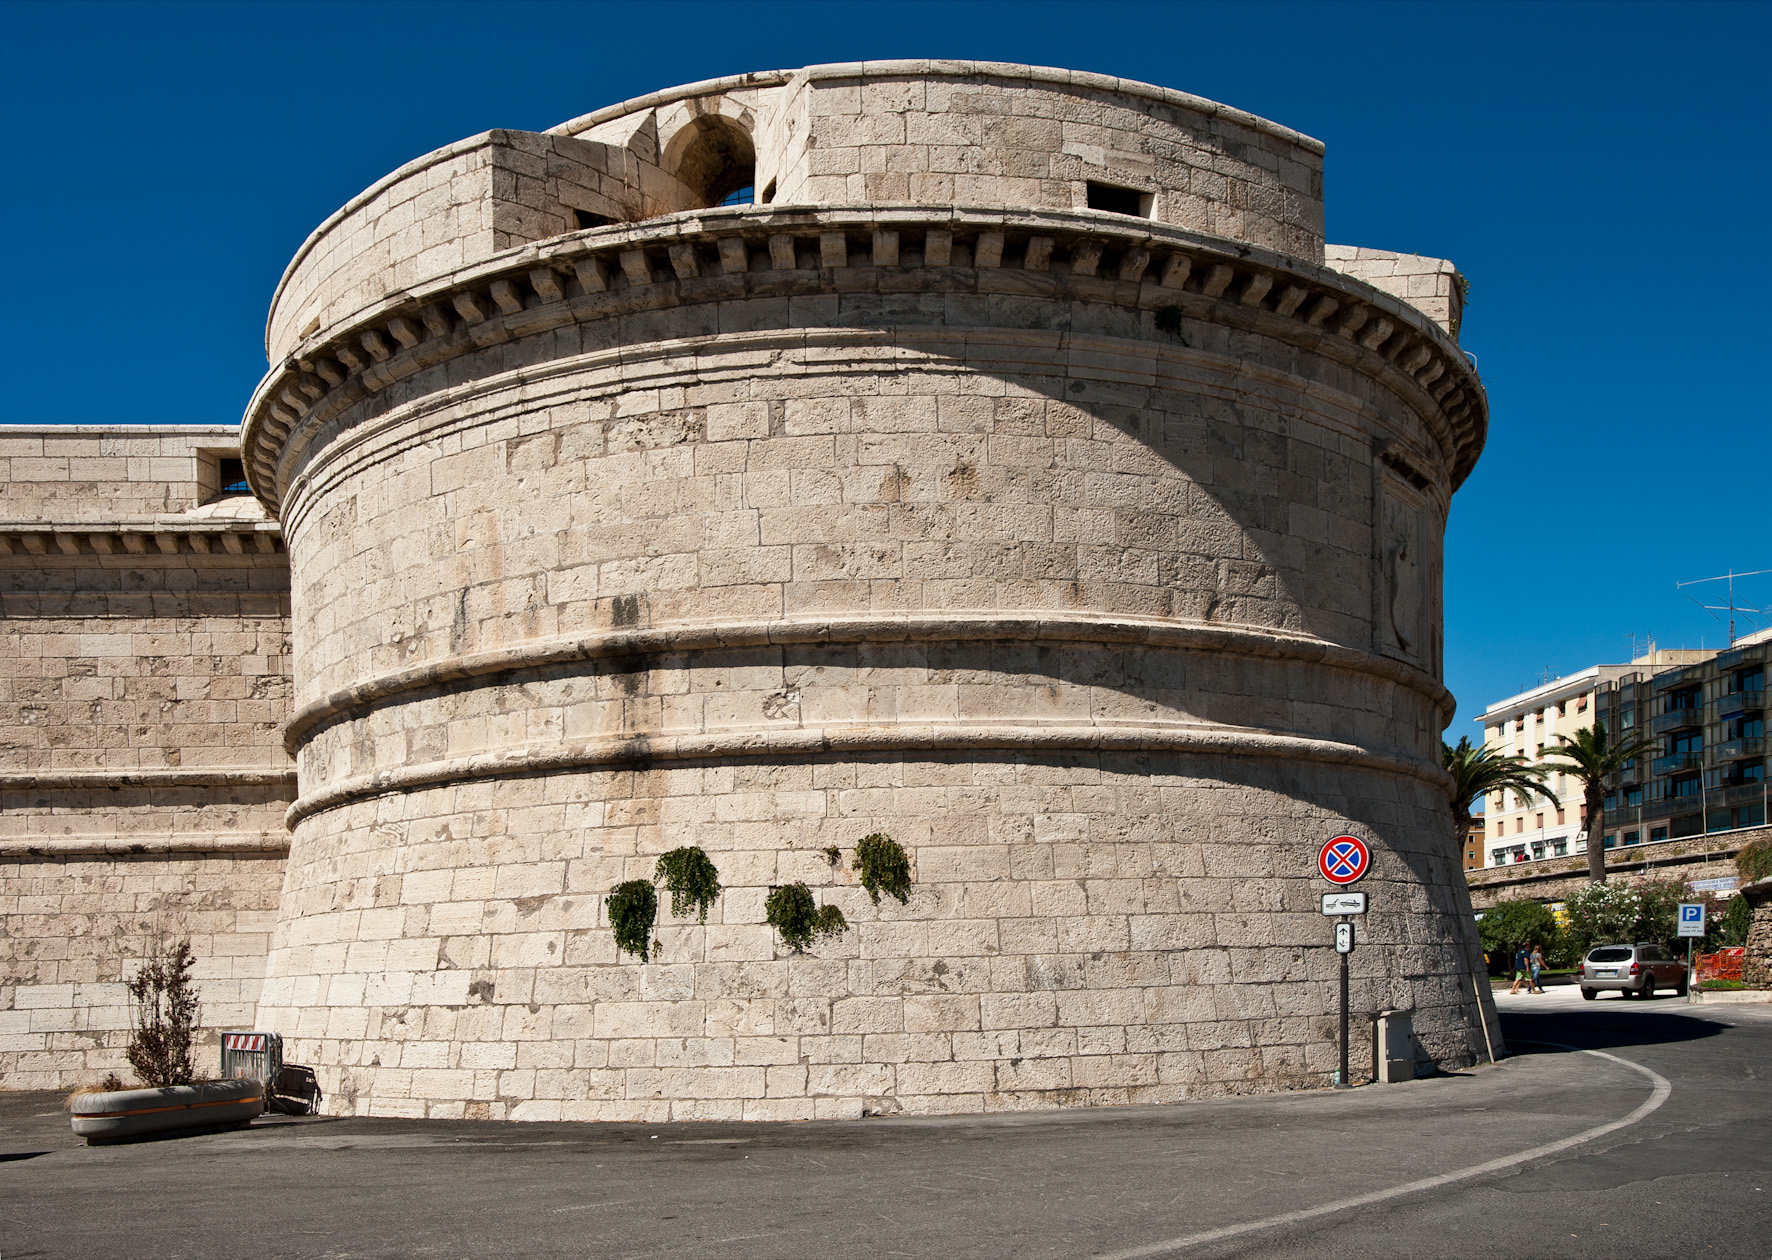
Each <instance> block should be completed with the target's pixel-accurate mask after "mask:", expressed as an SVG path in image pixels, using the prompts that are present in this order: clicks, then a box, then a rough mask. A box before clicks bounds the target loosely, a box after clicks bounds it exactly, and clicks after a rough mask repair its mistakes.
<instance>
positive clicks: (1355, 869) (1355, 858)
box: [1317, 836, 1372, 884]
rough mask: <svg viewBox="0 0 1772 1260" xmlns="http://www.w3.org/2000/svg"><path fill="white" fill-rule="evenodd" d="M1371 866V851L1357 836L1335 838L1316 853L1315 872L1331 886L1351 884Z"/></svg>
mask: <svg viewBox="0 0 1772 1260" xmlns="http://www.w3.org/2000/svg"><path fill="white" fill-rule="evenodd" d="M1371 865H1372V850H1370V849H1368V848H1367V847H1366V842H1365V841H1364V840H1362V839H1360V837H1358V836H1336V837H1335V838H1334V839H1333V840H1329V841H1327V842H1325V843H1324V845H1323V847H1322V848H1321V849H1319V850H1318V851H1317V870H1318V872H1319V873H1320V874H1321V875H1322V876H1323V878H1324V879H1326V880H1328V881H1329V882H1330V883H1331V884H1351V883H1353V882H1354V881H1355V880H1356V879H1358V878H1360V876H1362V875H1364V874H1365V873H1366V871H1367V870H1368V868H1370V867H1371Z"/></svg>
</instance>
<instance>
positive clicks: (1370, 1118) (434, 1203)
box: [0, 989, 1772, 1260]
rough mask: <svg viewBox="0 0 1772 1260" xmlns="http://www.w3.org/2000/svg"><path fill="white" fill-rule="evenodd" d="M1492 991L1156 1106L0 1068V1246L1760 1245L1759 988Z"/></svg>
mask: <svg viewBox="0 0 1772 1260" xmlns="http://www.w3.org/2000/svg"><path fill="white" fill-rule="evenodd" d="M1500 1001H1501V1005H1502V1010H1503V1016H1502V1018H1503V1024H1504V1027H1505V1029H1506V1033H1507V1036H1508V1038H1509V1040H1510V1042H1512V1043H1513V1045H1514V1048H1515V1049H1516V1051H1520V1052H1523V1053H1518V1054H1517V1055H1516V1057H1514V1058H1511V1059H1507V1060H1504V1061H1503V1062H1502V1063H1501V1064H1499V1065H1497V1066H1495V1067H1485V1068H1482V1069H1479V1070H1476V1071H1472V1072H1468V1073H1464V1074H1459V1075H1451V1076H1444V1077H1440V1078H1437V1079H1434V1080H1424V1081H1416V1082H1413V1083H1410V1084H1405V1085H1396V1086H1382V1087H1381V1086H1369V1087H1366V1088H1362V1089H1357V1090H1351V1091H1344V1092H1340V1093H1336V1092H1321V1093H1312V1094H1293V1095H1285V1096H1280V1097H1267V1098H1257V1099H1235V1100H1222V1101H1207V1102H1197V1103H1189V1104H1183V1105H1179V1106H1174V1107H1150V1108H1126V1109H1117V1110H1101V1111H1087V1112H1059V1113H1054V1112H1042V1113H1038V1114H1025V1115H1016V1116H1006V1117H992V1118H982V1119H981V1118H972V1117H968V1118H944V1119H926V1120H887V1119H870V1120H860V1121H851V1122H831V1123H810V1124H794V1125H736V1124H677V1125H649V1126H633V1125H567V1124H528V1125H507V1124H490V1123H459V1122H439V1121H432V1122H425V1121H400V1120H340V1119H326V1118H315V1119H305V1120H299V1121H297V1120H288V1119H282V1118H275V1119H266V1120H261V1121H259V1122H257V1123H256V1124H254V1126H253V1127H252V1128H251V1129H249V1130H246V1131H242V1132H236V1133H227V1134H216V1135H211V1136H205V1137H191V1138H183V1139H179V1140H176V1141H162V1142H154V1143H145V1144H138V1145H131V1146H118V1147H96V1148H86V1147H82V1146H80V1145H78V1144H77V1141H76V1140H75V1139H74V1138H73V1137H72V1135H71V1134H70V1132H69V1130H68V1127H67V1122H66V1119H65V1117H64V1115H63V1114H62V1112H61V1111H60V1110H59V1107H58V1106H57V1103H58V1101H59V1100H58V1099H57V1098H56V1097H55V1096H53V1095H46V1094H10V1095H0V1260H23V1258H24V1257H30V1256H53V1257H101V1256H104V1257H109V1256H117V1257H135V1256H142V1257H149V1256H151V1257H155V1258H156V1260H209V1258H211V1257H213V1258H216V1260H221V1258H223V1257H226V1258H227V1260H240V1258H242V1257H249V1258H251V1260H271V1258H277V1257H328V1258H331V1257H353V1258H356V1257H451V1258H453V1257H474V1258H478V1257H504V1256H522V1257H553V1256H572V1257H596V1258H598V1260H602V1258H604V1257H607V1258H609V1260H617V1258H627V1257H650V1256H670V1257H696V1258H699V1257H720V1258H721V1260H750V1258H753V1257H754V1258H756V1260H789V1258H797V1257H807V1258H808V1260H811V1258H814V1257H816V1258H818V1260H833V1258H841V1257H849V1256H873V1255H881V1256H914V1257H931V1258H935V1257H939V1258H941V1260H954V1258H971V1257H983V1258H995V1257H1017V1258H1030V1260H1037V1258H1044V1257H1053V1258H1061V1257H1062V1258H1069V1257H1078V1258H1082V1257H1100V1258H1104V1260H1107V1258H1111V1260H1134V1258H1135V1257H1137V1258H1139V1260H1145V1258H1150V1260H1155V1258H1156V1257H1162V1256H1171V1255H1174V1256H1187V1257H1196V1256H1199V1257H1229V1256H1260V1257H1289V1256H1309V1257H1326V1256H1405V1255H1406V1256H1411V1257H1441V1256H1447V1257H1467V1256H1468V1257H1479V1256H1480V1257H1484V1258H1485V1260H1498V1258H1505V1260H1515V1258H1525V1257H1539V1256H1543V1257H1556V1258H1557V1260H1577V1258H1579V1257H1590V1256H1591V1257H1596V1258H1599V1257H1604V1258H1605V1260H1623V1258H1627V1257H1638V1256H1641V1257H1666V1256H1718V1257H1724V1256H1741V1257H1754V1258H1755V1260H1759V1257H1762V1256H1764V1255H1766V1254H1767V1251H1768V1246H1769V1244H1768V1241H1767V1240H1768V1238H1769V1237H1772V1202H1769V1200H1772V1091H1769V1090H1768V1078H1772V1006H1759V1007H1749V1006H1720V1005H1714V1004H1713V1005H1710V1006H1704V1005H1697V1006H1689V1005H1687V1004H1686V1003H1685V1002H1684V1001H1681V1000H1678V999H1675V998H1673V997H1671V996H1668V997H1663V998H1661V999H1660V1000H1658V1001H1655V1002H1652V1003H1645V1002H1636V1001H1624V1000H1619V999H1610V998H1608V999H1602V1000H1600V1001H1598V1002H1593V1003H1583V1002H1581V1001H1580V1000H1579V998H1578V997H1577V996H1576V995H1575V993H1574V991H1573V990H1562V991H1559V990H1555V989H1553V990H1552V991H1551V992H1550V993H1548V994H1545V995H1542V996H1526V995H1522V996H1520V997H1517V998H1507V997H1505V996H1504V997H1502V998H1501V999H1500ZM1560 1047H1580V1048H1581V1049H1582V1050H1598V1051H1600V1052H1602V1053H1601V1054H1590V1053H1582V1052H1581V1051H1580V1050H1569V1049H1563V1048H1560ZM1606 1056H1610V1057H1606ZM1658 1082H1659V1083H1658ZM1595 1130H1600V1132H1599V1133H1598V1134H1595V1133H1594V1131H1595ZM1546 1148H1549V1149H1546ZM1473 1169H1475V1170H1476V1171H1472V1170H1473ZM1350 1201H1351V1202H1350Z"/></svg>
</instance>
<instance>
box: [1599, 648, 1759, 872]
mask: <svg viewBox="0 0 1772 1260" xmlns="http://www.w3.org/2000/svg"><path fill="white" fill-rule="evenodd" d="M1768 654H1772V629H1768V630H1762V631H1760V632H1758V633H1756V634H1750V635H1747V636H1745V637H1743V638H1741V639H1737V640H1736V641H1735V643H1734V645H1733V646H1732V647H1730V648H1729V649H1728V650H1727V651H1723V652H1712V653H1704V654H1702V656H1703V659H1700V660H1695V661H1690V662H1686V663H1683V664H1682V665H1680V666H1678V667H1676V668H1672V669H1667V668H1661V669H1641V668H1633V669H1630V670H1626V671H1622V672H1619V673H1617V674H1614V675H1612V676H1611V677H1609V678H1607V679H1605V680H1604V681H1603V682H1602V684H1601V685H1600V686H1599V687H1598V688H1597V690H1596V693H1595V701H1594V702H1595V705H1596V706H1597V711H1598V712H1599V713H1600V715H1601V716H1602V717H1603V718H1604V719H1605V721H1606V724H1607V727H1608V729H1612V730H1619V731H1640V732H1642V733H1643V734H1645V735H1647V736H1648V737H1649V738H1651V739H1653V740H1654V741H1655V742H1656V745H1657V748H1656V750H1655V752H1654V754H1652V755H1651V756H1650V757H1648V758H1644V759H1641V760H1639V761H1638V762H1637V763H1636V764H1634V765H1632V766H1631V767H1630V768H1629V769H1627V770H1626V771H1625V772H1624V773H1623V774H1621V775H1617V776H1615V777H1614V778H1613V779H1612V780H1611V781H1610V782H1609V783H1608V784H1607V785H1606V788H1607V790H1606V802H1605V818H1604V820H1603V822H1602V828H1603V834H1604V835H1605V843H1606V847H1607V848H1612V847H1613V846H1615V845H1619V846H1625V847H1628V846H1631V845H1636V844H1653V843H1655V842H1656V841H1658V840H1677V839H1681V838H1683V837H1687V836H1697V835H1706V834H1710V833H1713V832H1721V831H1734V830H1737V829H1739V828H1743V827H1759V826H1764V825H1765V822H1766V813H1767V811H1766V806H1767V785H1766V739H1765V733H1766V721H1765V686H1766V664H1767V656H1768Z"/></svg>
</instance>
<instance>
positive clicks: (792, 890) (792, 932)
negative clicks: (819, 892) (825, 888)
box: [763, 882, 849, 953]
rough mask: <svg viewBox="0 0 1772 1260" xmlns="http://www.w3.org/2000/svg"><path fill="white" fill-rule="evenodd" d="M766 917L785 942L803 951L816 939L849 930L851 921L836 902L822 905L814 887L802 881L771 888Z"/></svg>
mask: <svg viewBox="0 0 1772 1260" xmlns="http://www.w3.org/2000/svg"><path fill="white" fill-rule="evenodd" d="M763 917H764V919H766V920H767V921H768V923H769V926H770V927H772V928H774V929H775V930H776V931H777V932H779V933H781V940H782V944H784V945H786V946H787V947H788V948H789V949H791V950H793V951H794V952H795V953H802V952H804V950H805V949H806V947H807V946H808V945H810V944H812V942H813V941H815V940H822V939H824V938H825V937H827V936H836V935H838V934H839V933H841V932H846V931H848V930H849V921H848V920H847V919H845V918H844V917H843V912H842V911H841V910H839V909H837V907H836V906H820V905H819V904H818V902H817V901H815V900H813V897H812V890H811V889H810V888H808V887H806V885H805V884H802V883H797V882H796V883H792V884H783V885H781V886H780V887H777V888H771V889H770V890H769V898H768V900H766V901H765V902H764V903H763Z"/></svg>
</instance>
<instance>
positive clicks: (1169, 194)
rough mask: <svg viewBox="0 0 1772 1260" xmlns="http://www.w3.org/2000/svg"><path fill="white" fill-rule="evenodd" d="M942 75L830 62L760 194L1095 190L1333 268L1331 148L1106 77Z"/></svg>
mask: <svg viewBox="0 0 1772 1260" xmlns="http://www.w3.org/2000/svg"><path fill="white" fill-rule="evenodd" d="M967 69H968V70H970V73H968V72H966V70H959V69H958V68H955V70H949V68H948V67H944V66H941V65H931V64H929V63H918V62H909V63H897V64H894V63H872V64H867V65H855V66H848V67H845V66H817V67H813V68H811V69H810V70H807V71H802V72H800V74H798V75H796V76H795V78H794V79H793V80H792V81H791V82H790V83H789V84H788V85H787V86H785V87H784V88H782V89H780V91H779V92H778V93H776V94H775V95H774V96H773V97H771V98H770V99H769V100H768V102H767V104H766V106H765V110H764V118H763V121H762V123H761V124H760V131H761V132H762V134H763V136H764V137H765V140H766V141H767V142H766V143H765V144H763V145H761V146H760V150H759V159H758V167H757V179H758V181H759V187H761V186H763V185H764V184H766V183H767V182H768V181H770V180H771V179H774V180H776V181H777V185H778V187H777V192H776V200H777V202H779V203H786V204H817V205H841V204H845V203H850V204H854V203H863V202H887V203H891V202H903V203H912V204H918V205H940V204H951V205H961V206H1038V207H1050V208H1054V209H1064V210H1072V209H1075V210H1082V209H1086V208H1087V207H1088V200H1087V184H1088V183H1089V182H1090V181H1095V182H1097V183H1105V184H1109V185H1112V186H1114V187H1117V188H1126V189H1131V190H1133V191H1135V192H1139V193H1141V194H1144V195H1146V196H1147V198H1148V200H1149V205H1148V207H1147V208H1146V209H1145V210H1144V213H1145V215H1146V217H1149V218H1151V219H1154V220H1156V221H1157V222H1159V223H1172V224H1175V225H1177V226H1180V227H1189V228H1194V229H1197V230H1199V231H1203V232H1210V233H1212V234H1214V235H1216V236H1223V237H1229V238H1231V239H1233V240H1240V241H1248V242H1250V243H1251V244H1256V245H1261V246H1264V247H1266V248H1268V249H1273V250H1277V251H1281V252H1284V253H1288V254H1291V255H1293V256H1294V257H1297V258H1304V259H1308V260H1311V261H1320V260H1321V258H1322V253H1323V166H1322V146H1321V145H1319V144H1317V143H1316V142H1315V141H1312V140H1308V139H1306V138H1305V137H1302V136H1298V135H1296V134H1295V133H1288V132H1286V131H1285V130H1284V129H1283V128H1275V127H1273V126H1272V125H1271V124H1262V123H1261V122H1260V120H1257V119H1252V118H1248V117H1247V116H1243V117H1234V116H1228V115H1227V113H1226V112H1223V111H1220V112H1211V111H1209V110H1207V109H1202V108H1201V106H1202V105H1205V104H1206V103H1205V102H1200V101H1198V100H1196V99H1190V98H1186V97H1183V96H1182V95H1181V94H1179V93H1171V94H1163V93H1157V92H1151V93H1149V94H1138V93H1128V92H1126V91H1125V90H1124V85H1123V84H1121V83H1119V82H1118V81H1114V80H1105V79H1101V78H1100V77H1099V76H1091V75H1070V74H1066V73H1064V72H1051V71H1038V70H1033V71H1030V70H1029V69H1028V68H1027V67H989V66H978V67H968V68H967Z"/></svg>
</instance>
